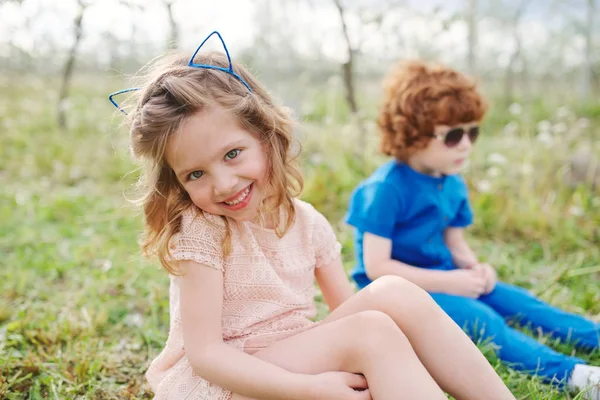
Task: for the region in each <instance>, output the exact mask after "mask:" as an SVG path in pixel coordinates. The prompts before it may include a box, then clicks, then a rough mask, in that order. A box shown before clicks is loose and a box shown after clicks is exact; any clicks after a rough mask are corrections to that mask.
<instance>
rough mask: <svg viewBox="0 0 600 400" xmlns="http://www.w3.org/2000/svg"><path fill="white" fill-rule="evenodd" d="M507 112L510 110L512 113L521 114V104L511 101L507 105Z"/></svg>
mask: <svg viewBox="0 0 600 400" xmlns="http://www.w3.org/2000/svg"><path fill="white" fill-rule="evenodd" d="M508 112H510V113H511V114H512V115H521V113H522V112H523V106H522V105H520V104H519V103H512V104H511V105H510V106H508Z"/></svg>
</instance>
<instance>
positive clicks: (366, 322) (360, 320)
mask: <svg viewBox="0 0 600 400" xmlns="http://www.w3.org/2000/svg"><path fill="white" fill-rule="evenodd" d="M352 317H353V318H352V322H351V324H352V326H351V327H350V329H352V332H353V333H354V336H355V338H356V339H357V340H359V341H360V342H362V343H364V342H369V343H374V344H378V343H381V341H382V339H386V338H394V339H403V338H404V339H405V338H406V336H404V334H403V333H402V331H401V330H400V328H398V325H396V323H395V322H394V320H393V319H392V318H391V317H390V316H389V315H388V314H386V313H384V312H381V311H377V310H368V311H361V312H359V313H356V314H354V315H353V316H352Z"/></svg>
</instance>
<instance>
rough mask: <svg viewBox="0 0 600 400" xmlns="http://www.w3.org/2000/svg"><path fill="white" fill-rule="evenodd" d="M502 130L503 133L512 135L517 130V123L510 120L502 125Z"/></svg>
mask: <svg viewBox="0 0 600 400" xmlns="http://www.w3.org/2000/svg"><path fill="white" fill-rule="evenodd" d="M503 131H504V134H505V135H508V136H514V135H515V134H516V133H517V132H518V131H519V124H518V123H516V122H515V121H511V122H509V123H508V124H506V125H505V126H504V129H503Z"/></svg>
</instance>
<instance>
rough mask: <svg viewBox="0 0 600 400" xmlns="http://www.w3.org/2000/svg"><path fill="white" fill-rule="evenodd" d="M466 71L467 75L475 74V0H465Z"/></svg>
mask: <svg viewBox="0 0 600 400" xmlns="http://www.w3.org/2000/svg"><path fill="white" fill-rule="evenodd" d="M467 1H468V10H467V26H468V35H467V46H468V47H467V70H468V71H469V74H471V75H475V73H476V72H477V71H476V70H477V0H467Z"/></svg>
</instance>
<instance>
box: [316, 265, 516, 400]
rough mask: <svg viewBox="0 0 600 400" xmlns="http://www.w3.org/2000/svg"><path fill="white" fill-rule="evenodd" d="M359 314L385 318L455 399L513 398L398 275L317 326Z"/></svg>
mask: <svg viewBox="0 0 600 400" xmlns="http://www.w3.org/2000/svg"><path fill="white" fill-rule="evenodd" d="M365 310H378V311H381V312H383V313H385V314H387V315H389V316H390V317H391V318H392V319H393V320H394V322H395V323H396V325H398V327H399V328H400V330H401V331H402V332H403V333H404V335H406V337H407V338H408V340H409V341H410V344H411V345H412V348H413V349H414V350H415V352H416V354H417V356H418V357H419V359H420V360H421V362H422V363H423V365H424V366H425V367H426V368H427V370H428V371H429V373H430V374H431V376H432V377H433V378H434V379H435V381H436V382H437V383H438V384H439V385H440V386H441V387H442V389H444V390H445V391H446V392H448V393H450V394H451V395H452V396H453V397H455V398H456V399H460V400H471V399H473V400H474V399H486V400H492V399H498V400H505V399H514V398H515V397H514V396H513V395H512V394H511V393H510V391H509V390H508V388H507V387H506V385H505V384H504V382H502V380H501V379H500V377H499V376H498V374H496V372H495V371H494V369H493V368H492V366H491V365H490V364H489V363H488V361H487V360H486V359H485V357H484V356H483V354H481V352H480V351H479V349H478V348H477V346H475V344H473V342H472V341H471V339H470V338H469V337H468V336H467V335H466V334H465V333H464V332H463V331H462V330H461V329H460V328H459V327H458V325H456V324H455V323H454V321H452V319H451V318H450V317H448V316H447V315H446V313H445V312H444V311H443V310H442V309H441V308H440V307H439V306H438V305H437V304H436V303H435V302H434V301H433V299H432V298H431V296H429V294H427V292H425V291H424V290H422V289H421V288H419V287H418V286H416V285H414V284H412V283H410V282H408V281H407V280H405V279H402V278H400V277H395V276H384V277H382V278H379V279H377V280H376V281H375V282H373V283H372V284H370V285H369V286H367V287H366V288H365V289H363V290H361V291H360V292H358V293H357V294H356V295H354V296H353V297H351V298H350V299H349V300H348V301H346V302H345V303H343V304H342V305H341V306H339V307H338V308H337V309H335V310H334V311H333V312H332V313H331V314H330V315H329V316H328V317H326V318H325V319H324V321H323V322H324V323H328V322H332V321H336V320H338V319H339V318H344V317H346V316H348V315H352V314H355V313H357V312H361V311H365ZM415 398H421V397H415Z"/></svg>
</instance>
